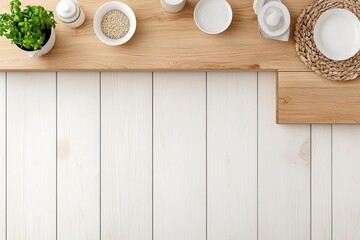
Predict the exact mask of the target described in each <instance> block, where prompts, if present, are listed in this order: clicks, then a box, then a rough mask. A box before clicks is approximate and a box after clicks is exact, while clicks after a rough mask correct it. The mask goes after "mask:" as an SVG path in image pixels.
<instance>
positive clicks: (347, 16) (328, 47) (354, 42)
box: [314, 8, 360, 61]
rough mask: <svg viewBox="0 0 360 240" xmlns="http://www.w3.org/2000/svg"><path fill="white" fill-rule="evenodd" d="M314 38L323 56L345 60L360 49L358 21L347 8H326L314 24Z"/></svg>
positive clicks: (359, 26) (359, 24)
mask: <svg viewBox="0 0 360 240" xmlns="http://www.w3.org/2000/svg"><path fill="white" fill-rule="evenodd" d="M314 40H315V44H316V47H317V48H318V49H319V50H320V52H321V53H322V54H324V55H325V57H327V58H329V59H332V60H335V61H343V60H347V59H349V58H351V57H353V56H354V55H355V54H357V52H358V51H359V50H360V21H359V19H358V17H357V16H356V15H355V14H353V13H352V12H350V11H349V10H346V9H338V8H336V9H330V10H327V11H326V12H324V13H323V14H322V15H321V16H320V18H319V19H318V21H317V22H316V24H315V29H314Z"/></svg>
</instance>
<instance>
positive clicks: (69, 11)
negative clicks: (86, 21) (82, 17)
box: [56, 0, 79, 22]
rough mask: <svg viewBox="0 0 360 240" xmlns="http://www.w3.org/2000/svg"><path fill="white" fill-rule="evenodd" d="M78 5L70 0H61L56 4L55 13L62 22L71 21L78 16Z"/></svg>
mask: <svg viewBox="0 0 360 240" xmlns="http://www.w3.org/2000/svg"><path fill="white" fill-rule="evenodd" d="M78 13H79V7H78V5H77V4H76V3H75V2H74V1H72V0H61V1H60V2H59V3H58V4H57V6H56V15H57V16H58V17H59V18H60V19H61V20H62V21H64V22H73V21H75V20H76V19H77V18H78V15H79V14H78Z"/></svg>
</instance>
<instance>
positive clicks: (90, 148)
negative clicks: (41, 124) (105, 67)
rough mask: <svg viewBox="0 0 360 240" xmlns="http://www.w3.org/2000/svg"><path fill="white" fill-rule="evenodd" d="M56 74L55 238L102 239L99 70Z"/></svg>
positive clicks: (73, 239) (75, 239) (76, 239)
mask: <svg viewBox="0 0 360 240" xmlns="http://www.w3.org/2000/svg"><path fill="white" fill-rule="evenodd" d="M57 77H58V78H57V146H58V149H57V176H58V181H57V186H58V193H57V206H58V208H57V224H58V229H57V232H58V235H57V236H58V237H57V239H58V240H68V239H71V240H98V239H99V236H100V74H99V73H74V72H68V73H58V76H57Z"/></svg>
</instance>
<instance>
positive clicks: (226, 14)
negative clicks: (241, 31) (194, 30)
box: [194, 0, 233, 34]
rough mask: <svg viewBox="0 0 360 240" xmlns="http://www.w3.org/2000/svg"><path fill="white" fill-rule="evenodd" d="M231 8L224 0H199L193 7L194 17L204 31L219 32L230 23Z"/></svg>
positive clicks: (209, 32)
mask: <svg viewBox="0 0 360 240" xmlns="http://www.w3.org/2000/svg"><path fill="white" fill-rule="evenodd" d="M232 17H233V14H232V9H231V6H230V4H229V3H228V2H227V1H225V0H200V1H199V2H198V4H197V5H196V7H195V11H194V19H195V23H196V25H197V26H198V28H199V29H200V30H201V31H203V32H204V33H208V34H219V33H222V32H224V31H225V30H226V29H227V28H228V27H229V26H230V24H231V21H232Z"/></svg>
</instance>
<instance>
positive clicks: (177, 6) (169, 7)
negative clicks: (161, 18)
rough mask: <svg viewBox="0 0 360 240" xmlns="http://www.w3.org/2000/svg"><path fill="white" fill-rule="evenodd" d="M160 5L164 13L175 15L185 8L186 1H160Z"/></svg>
mask: <svg viewBox="0 0 360 240" xmlns="http://www.w3.org/2000/svg"><path fill="white" fill-rule="evenodd" d="M160 3H161V6H162V7H163V8H164V9H165V10H166V11H168V12H171V13H177V12H180V11H181V10H182V9H183V8H184V7H185V3H186V0H160Z"/></svg>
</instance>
